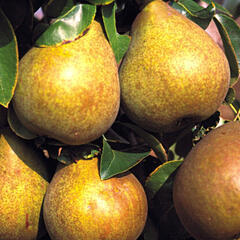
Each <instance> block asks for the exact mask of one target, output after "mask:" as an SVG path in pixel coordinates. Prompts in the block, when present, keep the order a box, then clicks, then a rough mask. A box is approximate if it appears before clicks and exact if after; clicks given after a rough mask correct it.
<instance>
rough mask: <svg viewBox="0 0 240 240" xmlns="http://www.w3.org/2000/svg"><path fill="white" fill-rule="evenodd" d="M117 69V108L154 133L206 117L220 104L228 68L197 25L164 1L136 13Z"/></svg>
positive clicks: (170, 129)
mask: <svg viewBox="0 0 240 240" xmlns="http://www.w3.org/2000/svg"><path fill="white" fill-rule="evenodd" d="M131 37H132V39H131V42H130V46H129V49H128V51H127V53H126V55H125V57H124V59H123V62H122V64H121V67H120V72H119V76H120V87H121V104H122V106H123V109H124V111H125V113H126V114H127V115H128V117H129V118H130V119H131V120H132V121H133V122H135V123H136V124H138V125H140V126H141V127H143V128H145V129H147V130H149V131H153V132H160V131H164V132H173V131H177V130H179V129H181V128H183V127H186V126H187V125H189V124H191V123H196V122H200V121H202V120H204V119H207V118H208V117H210V116H211V115H212V114H213V113H214V112H215V111H216V110H217V109H218V107H219V106H220V105H221V103H222V102H223V100H224V98H225V96H226V94H227V91H228V88H229V81H230V68H229V64H228V61H227V58H226V57H225V55H224V53H223V51H222V50H221V49H220V47H219V46H218V45H217V44H216V43H215V42H214V41H213V40H212V39H211V37H210V36H209V35H208V34H207V33H206V32H205V31H204V30H203V29H202V28H200V27H199V26H198V25H197V24H195V23H194V22H192V21H190V20H189V19H187V18H186V17H185V16H183V15H181V14H180V13H179V12H177V11H176V10H175V9H173V8H172V7H171V6H169V5H168V4H167V3H165V2H163V1H160V0H159V1H158V0H156V1H152V2H150V3H149V4H147V5H146V7H145V8H144V9H143V10H142V11H141V12H140V13H139V14H138V15H137V17H136V19H135V20H134V22H133V25H132V30H131Z"/></svg>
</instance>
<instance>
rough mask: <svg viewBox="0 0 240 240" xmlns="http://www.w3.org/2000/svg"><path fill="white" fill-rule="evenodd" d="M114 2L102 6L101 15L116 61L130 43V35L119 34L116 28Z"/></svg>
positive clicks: (119, 59) (118, 60) (120, 57)
mask: <svg viewBox="0 0 240 240" xmlns="http://www.w3.org/2000/svg"><path fill="white" fill-rule="evenodd" d="M115 10H116V3H112V4H109V5H107V6H102V17H103V23H104V27H105V30H106V33H107V37H108V40H109V42H110V45H111V47H112V49H113V52H114V54H115V57H116V61H117V63H119V62H120V61H121V59H122V58H123V56H124V54H125V52H126V51H127V49H128V46H129V43H130V37H129V36H127V35H120V34H119V33H118V32H117V29H116V19H115Z"/></svg>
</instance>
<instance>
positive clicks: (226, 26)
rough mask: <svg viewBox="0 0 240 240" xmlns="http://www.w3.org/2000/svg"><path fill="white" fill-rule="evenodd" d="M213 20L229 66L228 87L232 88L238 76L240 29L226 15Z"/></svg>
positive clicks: (215, 17) (217, 15) (220, 15)
mask: <svg viewBox="0 0 240 240" xmlns="http://www.w3.org/2000/svg"><path fill="white" fill-rule="evenodd" d="M213 19H214V22H215V24H216V26H217V28H218V31H219V33H220V35H221V38H222V41H223V46H224V49H225V54H226V56H227V59H228V62H229V65H230V69H231V82H230V86H232V85H233V84H234V83H235V82H236V81H237V79H238V75H239V61H240V41H239V39H240V29H239V27H238V26H237V24H236V22H235V21H234V20H232V19H231V18H230V17H228V16H226V15H223V14H216V15H215V16H214V18H213Z"/></svg>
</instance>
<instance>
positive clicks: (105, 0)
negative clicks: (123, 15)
mask: <svg viewBox="0 0 240 240" xmlns="http://www.w3.org/2000/svg"><path fill="white" fill-rule="evenodd" d="M87 1H88V2H90V3H91V4H94V5H107V4H110V3H112V2H114V0H87Z"/></svg>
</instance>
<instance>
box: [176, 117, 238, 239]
mask: <svg viewBox="0 0 240 240" xmlns="http://www.w3.org/2000/svg"><path fill="white" fill-rule="evenodd" d="M239 136H240V122H229V123H226V124H224V125H223V126H221V127H218V128H216V129H214V130H212V131H211V132H210V133H209V134H208V135H206V136H205V137H203V139H202V140H200V142H198V143H197V144H196V145H195V146H194V147H193V149H192V150H191V151H190V152H189V154H188V155H187V157H186V158H185V160H184V162H183V164H182V165H181V166H180V168H179V169H178V171H177V174H176V176H175V179H174V184H173V202H174V206H175V209H176V212H177V215H178V216H179V219H180V221H181V222H182V224H183V226H184V227H185V228H186V230H187V231H188V232H189V233H190V234H191V235H192V236H193V237H194V239H196V240H210V239H211V240H233V239H239V238H238V237H239V236H240V235H239V234H240V214H239V212H240V177H239V173H240V138H239Z"/></svg>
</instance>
